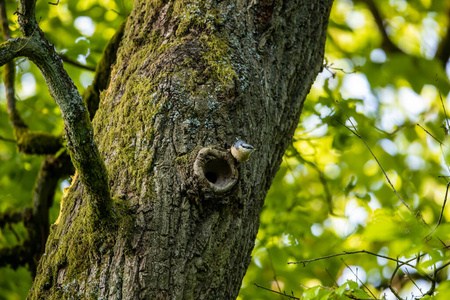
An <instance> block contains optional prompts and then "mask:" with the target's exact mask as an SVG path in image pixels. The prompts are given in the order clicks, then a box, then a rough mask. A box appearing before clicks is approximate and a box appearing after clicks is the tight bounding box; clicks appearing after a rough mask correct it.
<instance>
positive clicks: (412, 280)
mask: <svg viewBox="0 0 450 300" xmlns="http://www.w3.org/2000/svg"><path fill="white" fill-rule="evenodd" d="M405 274H406V276H408V278H409V280H411V282H412V283H413V284H414V286H415V287H416V288H417V289H418V290H419V291H420V292H421V293H422V294H423V292H422V289H421V288H420V287H419V286H418V285H417V283H416V282H415V281H414V279H413V278H412V277H411V274H409V271H408V269H405Z"/></svg>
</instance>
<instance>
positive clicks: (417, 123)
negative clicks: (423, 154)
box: [417, 123, 444, 146]
mask: <svg viewBox="0 0 450 300" xmlns="http://www.w3.org/2000/svg"><path fill="white" fill-rule="evenodd" d="M417 126H419V127H420V128H422V130H423V131H425V132H426V133H428V135H429V136H431V137H432V138H433V139H434V140H435V141H436V142H438V143H439V144H441V146H443V145H444V144H443V143H442V142H441V141H440V140H438V139H437V138H436V137H435V136H434V135H432V134H431V133H430V132H429V131H428V130H426V129H425V128H423V127H422V126H420V124H418V123H417Z"/></svg>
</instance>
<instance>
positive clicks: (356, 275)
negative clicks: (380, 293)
mask: <svg viewBox="0 0 450 300" xmlns="http://www.w3.org/2000/svg"><path fill="white" fill-rule="evenodd" d="M341 261H342V262H343V263H344V265H345V266H346V267H347V269H349V270H350V272H352V274H353V275H355V277H356V279H357V280H359V282H361V284H362V286H363V287H364V288H365V289H366V290H367V291H368V292H369V293H370V295H372V297H373V298H374V299H376V298H377V297H375V295H374V294H373V293H372V291H371V290H370V289H369V288H368V287H367V286H366V285H365V284H364V282H362V280H361V279H360V278H359V277H358V274H355V272H353V270H352V268H350V266H349V265H347V263H346V262H345V261H344V260H343V259H342V258H341Z"/></svg>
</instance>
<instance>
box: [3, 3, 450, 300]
mask: <svg viewBox="0 0 450 300" xmlns="http://www.w3.org/2000/svg"><path fill="white" fill-rule="evenodd" d="M6 2H7V7H8V17H9V18H10V20H9V21H10V24H11V25H10V27H11V30H12V31H13V32H12V34H13V36H18V35H19V32H18V26H17V23H16V16H14V15H13V13H14V11H15V10H16V9H17V4H16V2H15V1H10V0H8V1H6ZM130 10H131V4H130V3H129V1H120V0H117V1H113V0H87V1H64V0H63V1H61V2H60V3H59V4H58V5H49V4H48V3H47V2H46V1H38V3H37V8H36V17H37V19H38V20H40V21H39V24H40V26H41V28H42V30H43V31H44V32H45V34H46V37H47V38H48V39H49V40H50V41H51V42H52V43H53V44H54V45H55V47H56V49H57V51H58V52H59V53H62V54H64V55H65V56H66V57H67V58H69V59H71V60H74V61H77V62H78V63H80V64H82V65H85V66H88V67H89V68H95V66H96V64H97V62H98V61H99V59H100V57H101V53H102V50H103V48H104V46H105V45H106V43H107V42H108V40H109V39H110V38H111V37H112V35H113V34H114V32H115V30H116V28H117V27H118V26H119V24H120V23H121V22H122V20H124V18H126V15H127V14H128V13H129V12H130ZM449 22H450V3H449V2H448V1H443V0H408V1H406V0H353V1H351V0H335V3H334V7H333V10H332V14H331V19H330V24H329V31H328V39H327V45H326V60H325V62H324V66H325V67H324V70H323V72H322V73H321V74H319V76H318V77H317V80H316V82H315V84H314V86H313V87H312V89H311V93H310V95H309V96H308V98H307V100H306V102H305V105H304V109H303V114H302V116H301V119H300V123H299V126H298V129H297V132H296V134H295V136H294V138H293V140H292V144H291V146H290V147H289V149H288V150H287V152H286V154H285V157H284V160H283V164H282V165H281V167H280V171H279V172H278V174H277V176H276V178H275V179H274V181H273V185H272V188H271V190H270V191H269V194H268V196H267V199H266V203H265V206H264V208H263V211H262V214H261V225H260V230H259V234H258V237H257V240H256V245H255V249H254V251H253V260H252V262H251V265H250V267H249V269H248V271H247V274H246V276H245V278H244V281H243V284H242V289H241V292H240V295H239V298H238V299H277V298H281V299H283V298H286V299H288V298H289V297H287V296H281V295H277V294H276V293H275V292H278V293H286V294H287V295H289V296H290V298H291V299H295V298H303V299H327V298H330V299H349V297H352V298H353V299H358V298H360V299H364V298H377V299H381V298H386V299H395V298H396V296H395V295H394V294H393V293H392V292H391V290H390V289H389V288H388V286H389V285H390V286H391V287H392V289H393V290H394V291H396V293H397V296H399V297H402V298H403V299H413V298H414V297H418V298H420V297H422V296H423V295H424V294H426V293H427V291H428V290H429V289H430V288H431V287H432V286H433V284H434V283H435V293H434V296H433V298H439V299H447V298H446V297H447V296H446V295H448V294H450V284H449V282H448V281H447V280H448V277H449V276H450V271H449V269H448V268H445V267H446V265H447V264H448V262H449V261H450V257H449V256H450V255H449V252H448V251H447V250H446V247H445V246H444V245H443V243H444V244H445V243H447V242H450V236H449V235H450V233H449V232H450V230H449V229H450V224H449V223H448V220H449V219H450V210H449V209H448V208H445V209H443V210H442V208H443V204H444V200H445V195H446V188H447V183H448V179H449V176H450V168H449V164H450V150H449V147H450V141H449V137H448V135H447V132H448V130H449V127H450V126H449V122H450V121H449V120H448V119H447V116H446V112H445V111H444V107H445V109H447V113H448V112H450V95H449V91H450V84H449V80H448V78H449V76H450V65H449V64H448V63H447V62H448V56H446V55H445V51H444V50H445V47H443V46H441V45H444V44H445V41H446V37H447V35H448V34H449V33H448V31H449V28H450V27H449ZM448 47H450V46H447V48H448ZM446 50H447V51H448V50H449V49H446ZM16 65H17V67H16V71H17V77H16V81H17V82H16V89H17V90H16V91H17V97H18V99H19V101H18V102H17V108H18V110H19V112H20V114H21V116H22V118H23V119H24V121H25V122H26V123H27V124H28V125H29V127H30V128H31V129H32V130H40V131H46V132H50V133H53V134H62V129H63V125H62V121H61V118H60V112H59V109H58V107H57V106H56V104H55V103H54V101H53V100H52V99H51V98H50V96H49V94H48V92H47V88H46V85H45V82H44V81H43V79H42V77H41V75H40V74H39V71H38V70H37V68H36V67H35V66H34V65H33V64H31V63H30V62H28V61H27V60H24V59H19V60H17V61H16ZM65 67H66V69H67V71H68V73H69V75H70V76H71V78H72V79H73V81H74V82H75V84H76V86H77V87H78V88H79V89H80V91H81V92H82V91H83V90H84V89H85V88H86V87H87V86H88V85H89V84H90V83H91V81H92V79H93V76H94V73H93V72H92V71H89V70H87V69H83V68H80V67H77V66H74V65H72V64H67V63H65ZM0 72H2V70H0ZM4 94H5V93H4V86H3V85H0V137H1V140H0V199H1V201H0V213H2V212H6V211H9V210H12V209H16V208H20V207H25V206H29V205H30V201H31V191H32V189H33V185H34V182H35V179H36V175H37V172H38V170H39V166H40V163H41V161H42V157H38V156H27V155H24V154H22V153H18V152H17V150H16V146H15V144H14V143H12V142H10V141H8V139H13V132H12V129H11V126H10V125H9V122H8V115H7V113H6V105H5V99H4ZM441 99H442V101H441ZM249 142H250V143H251V141H249ZM366 145H367V146H366ZM368 148H370V150H369V149H368ZM371 152H372V153H373V155H372V153H371ZM377 161H378V162H379V164H380V165H381V167H382V168H380V166H379V164H378V162H377ZM383 170H384V172H385V173H386V176H387V177H388V178H389V180H390V182H391V183H392V187H393V188H395V190H396V191H397V192H398V196H397V195H396V194H395V192H394V191H393V188H392V187H391V186H390V185H389V183H388V181H387V179H386V177H385V174H384V173H383ZM68 180H70V178H68V179H66V180H63V181H62V182H61V190H62V189H63V188H64V187H65V186H66V185H67V184H68ZM400 197H401V198H402V199H403V201H404V202H405V204H406V205H405V204H403V203H402V201H401V200H400ZM60 198H61V191H59V193H57V194H56V195H55V203H54V206H53V207H52V211H51V213H50V216H51V220H50V221H51V222H54V220H56V218H57V216H58V213H59V200H60ZM407 206H408V207H409V208H410V209H408V207H407ZM410 210H411V211H412V212H411V211H410ZM441 212H443V213H442V220H441V222H440V225H439V226H438V227H437V229H436V230H434V231H433V230H432V229H434V228H435V227H436V226H437V224H438V222H439V219H440V218H441ZM425 223H426V224H428V225H425ZM430 228H431V229H430ZM25 235H26V232H25V230H24V227H23V225H22V224H17V225H14V226H10V227H4V228H1V231H0V247H7V246H12V245H16V244H19V243H21V241H22V240H23V239H24V238H25ZM361 250H365V251H368V252H370V253H372V254H367V253H357V254H346V255H342V256H336V257H330V258H327V259H322V260H317V261H313V262H310V263H305V266H303V264H288V262H297V261H304V260H310V259H315V258H320V257H325V256H332V255H334V254H342V253H344V252H352V251H361ZM376 255H379V256H376ZM380 256H385V257H390V258H392V259H393V260H387V259H384V258H381V257H380ZM417 256H420V259H414V260H412V261H411V262H410V263H409V266H405V265H403V266H401V267H400V266H397V263H396V262H395V260H396V259H399V260H402V261H406V260H408V259H413V258H415V257H417ZM397 267H398V268H397ZM435 270H438V271H439V272H436V274H435V272H434V271H435ZM433 282H434V283H433ZM30 286H31V275H30V273H29V272H28V271H27V270H26V269H25V268H19V269H17V270H12V269H10V268H0V300H2V299H24V298H25V297H26V294H27V291H28V289H29V287H30ZM338 286H339V287H340V288H338ZM267 289H271V290H273V291H268V290H267ZM369 290H370V292H369ZM426 297H429V296H426Z"/></svg>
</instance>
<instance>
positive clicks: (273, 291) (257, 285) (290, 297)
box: [254, 283, 300, 300]
mask: <svg viewBox="0 0 450 300" xmlns="http://www.w3.org/2000/svg"><path fill="white" fill-rule="evenodd" d="M254 285H255V286H256V287H258V288H260V289H263V290H266V291H269V292H272V293H275V294H278V295H281V296H284V297H288V298H289V299H298V300H300V298H297V297H295V296H291V295H288V294H286V293H280V292H277V291H275V290H272V289H269V288H266V287H263V286H261V285H259V284H257V283H254Z"/></svg>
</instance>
